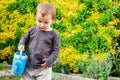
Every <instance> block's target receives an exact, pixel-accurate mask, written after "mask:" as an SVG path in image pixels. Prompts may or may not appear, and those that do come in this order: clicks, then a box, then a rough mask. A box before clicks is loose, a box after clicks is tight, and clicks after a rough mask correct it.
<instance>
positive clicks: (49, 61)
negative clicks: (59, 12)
mask: <svg viewBox="0 0 120 80" xmlns="http://www.w3.org/2000/svg"><path fill="white" fill-rule="evenodd" d="M59 50H60V40H59V36H58V35H56V36H55V37H54V39H53V49H52V52H51V54H50V56H49V57H48V58H45V59H43V61H45V64H43V67H44V66H45V65H46V67H50V66H51V65H52V64H53V63H54V61H55V60H56V59H57V57H58V53H59ZM41 66H42V65H41Z"/></svg>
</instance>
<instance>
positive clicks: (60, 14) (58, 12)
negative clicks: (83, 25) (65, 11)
mask: <svg viewBox="0 0 120 80" xmlns="http://www.w3.org/2000/svg"><path fill="white" fill-rule="evenodd" d="M61 17H62V12H61V10H60V9H59V8H56V19H58V20H60V19H61Z"/></svg>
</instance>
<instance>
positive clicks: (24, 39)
mask: <svg viewBox="0 0 120 80" xmlns="http://www.w3.org/2000/svg"><path fill="white" fill-rule="evenodd" d="M29 38H30V30H29V31H28V32H27V33H26V34H25V35H24V36H23V37H22V38H21V40H20V42H19V44H18V50H19V51H20V50H21V49H22V50H24V47H25V45H26V44H28V42H29Z"/></svg>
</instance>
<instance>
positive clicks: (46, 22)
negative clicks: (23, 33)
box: [36, 14, 53, 31]
mask: <svg viewBox="0 0 120 80" xmlns="http://www.w3.org/2000/svg"><path fill="white" fill-rule="evenodd" d="M36 18H37V26H39V28H40V29H41V30H43V31H47V30H48V29H50V25H51V23H52V22H53V20H52V16H51V15H50V14H48V15H45V16H44V17H43V16H42V15H41V14H36Z"/></svg>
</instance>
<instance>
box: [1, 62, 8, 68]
mask: <svg viewBox="0 0 120 80" xmlns="http://www.w3.org/2000/svg"><path fill="white" fill-rule="evenodd" d="M7 64H8V63H7V62H6V61H3V62H2V63H0V70H5V68H4V66H5V65H7Z"/></svg>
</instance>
